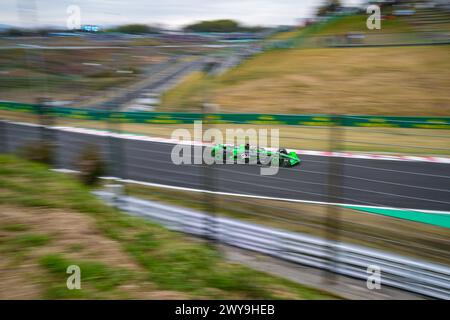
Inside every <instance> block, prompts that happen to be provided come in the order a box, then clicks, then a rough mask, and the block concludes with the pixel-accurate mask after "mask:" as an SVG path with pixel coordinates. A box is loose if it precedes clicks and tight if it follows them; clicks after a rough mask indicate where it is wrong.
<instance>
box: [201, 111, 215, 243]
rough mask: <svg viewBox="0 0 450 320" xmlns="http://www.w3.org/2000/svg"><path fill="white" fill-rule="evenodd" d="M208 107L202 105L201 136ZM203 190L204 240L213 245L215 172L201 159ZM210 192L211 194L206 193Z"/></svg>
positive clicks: (207, 117) (205, 122) (207, 120)
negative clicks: (204, 212) (204, 210)
mask: <svg viewBox="0 0 450 320" xmlns="http://www.w3.org/2000/svg"><path fill="white" fill-rule="evenodd" d="M208 109H209V106H208V105H207V104H205V105H203V109H202V110H203V125H202V128H203V132H202V136H204V132H205V131H206V130H208V128H209V126H210V123H209V112H210V110H208ZM204 148H207V147H202V152H203V151H204ZM202 162H203V188H204V189H205V190H206V192H205V198H204V201H205V208H206V212H207V213H208V214H206V215H205V217H206V221H205V225H206V228H205V238H206V239H208V240H210V241H211V242H212V243H215V242H216V241H217V240H218V239H217V237H216V199H215V194H214V191H216V189H215V187H216V181H215V179H216V177H215V170H214V164H211V165H209V164H207V163H205V160H204V159H203V161H202ZM208 191H211V192H208Z"/></svg>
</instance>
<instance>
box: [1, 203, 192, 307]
mask: <svg viewBox="0 0 450 320" xmlns="http://www.w3.org/2000/svg"><path fill="white" fill-rule="evenodd" d="M7 225H25V226H27V230H26V231H24V232H26V233H33V234H38V235H46V236H48V237H49V238H50V241H49V242H48V243H46V244H45V245H43V246H38V247H34V248H31V249H30V250H26V252H25V253H24V254H23V255H22V256H20V257H16V256H15V254H6V253H5V252H4V251H0V299H36V298H40V297H41V294H42V289H43V288H42V285H41V282H40V281H39V278H40V277H41V276H45V271H44V270H42V269H41V267H40V266H39V263H38V260H39V258H40V257H42V256H45V255H49V254H54V253H59V254H63V255H64V256H65V257H67V258H68V259H73V260H87V261H96V262H100V263H103V264H105V265H107V266H111V267H114V268H125V269H128V270H131V271H133V272H135V273H137V274H141V273H142V274H143V273H144V272H146V271H145V269H143V268H142V267H141V266H140V265H139V264H137V263H136V261H135V260H134V259H133V258H132V257H131V256H129V255H128V254H127V253H126V252H124V251H123V249H122V248H121V245H120V244H119V243H117V242H115V241H113V240H111V239H109V238H106V237H105V236H104V235H102V234H101V233H100V231H99V230H98V229H97V228H96V226H95V220H94V218H92V217H89V216H87V215H85V214H81V213H77V212H73V211H65V210H60V209H48V208H21V207H12V206H0V226H7ZM20 232H21V231H14V230H8V229H5V228H3V229H2V228H0V243H1V241H2V240H6V239H10V238H12V237H14V236H16V235H18V234H20ZM119 291H120V292H121V293H123V294H124V295H125V296H126V297H129V298H134V299H162V298H166V299H169V298H170V299H177V298H183V297H184V296H183V295H182V294H180V293H178V292H171V291H156V290H155V287H154V286H153V284H152V283H149V282H146V281H144V282H141V281H133V282H132V283H127V284H124V285H122V286H121V287H120V288H119Z"/></svg>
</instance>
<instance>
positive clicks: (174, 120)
mask: <svg viewBox="0 0 450 320" xmlns="http://www.w3.org/2000/svg"><path fill="white" fill-rule="evenodd" d="M0 110H9V111H19V112H27V113H41V112H47V113H49V114H50V115H53V116H55V117H63V118H71V119H79V120H97V121H106V120H110V121H111V120H112V121H117V122H124V123H149V124H182V123H188V124H189V123H193V122H194V121H196V120H203V119H205V115H203V114H202V113H187V112H183V113H181V112H116V111H106V110H96V109H80V108H66V107H51V108H46V109H45V111H43V110H44V109H42V108H40V107H39V106H38V105H33V104H25V103H17V102H1V101H0ZM206 118H207V120H208V122H210V123H216V124H220V123H229V124H254V125H297V126H330V125H341V126H347V127H390V128H423V129H450V117H401V116H365V115H339V116H330V115H296V114H292V115H291V114H256V113H244V114H236V113H214V114H208V115H207V116H206Z"/></svg>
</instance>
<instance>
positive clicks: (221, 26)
mask: <svg viewBox="0 0 450 320" xmlns="http://www.w3.org/2000/svg"><path fill="white" fill-rule="evenodd" d="M183 29H184V30H185V31H189V32H258V31H261V30H262V29H263V28H261V27H246V26H242V25H241V24H240V23H239V22H237V21H234V20H229V19H222V20H209V21H200V22H196V23H193V24H190V25H187V26H186V27H184V28H183Z"/></svg>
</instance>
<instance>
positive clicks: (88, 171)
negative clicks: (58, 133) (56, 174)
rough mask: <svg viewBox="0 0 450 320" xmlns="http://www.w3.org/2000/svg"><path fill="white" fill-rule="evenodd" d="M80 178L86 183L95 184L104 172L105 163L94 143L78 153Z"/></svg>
mask: <svg viewBox="0 0 450 320" xmlns="http://www.w3.org/2000/svg"><path fill="white" fill-rule="evenodd" d="M77 167H78V170H79V171H80V175H79V176H80V179H81V181H82V182H83V183H84V184H86V185H89V186H91V185H95V184H96V183H97V182H98V179H99V177H101V176H102V175H103V174H104V173H105V172H106V170H105V164H104V162H103V160H102V158H101V156H100V153H99V152H98V150H97V147H96V146H95V145H92V144H89V145H87V146H86V147H85V148H84V149H83V150H82V151H81V154H80V158H79V159H78V163H77Z"/></svg>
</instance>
